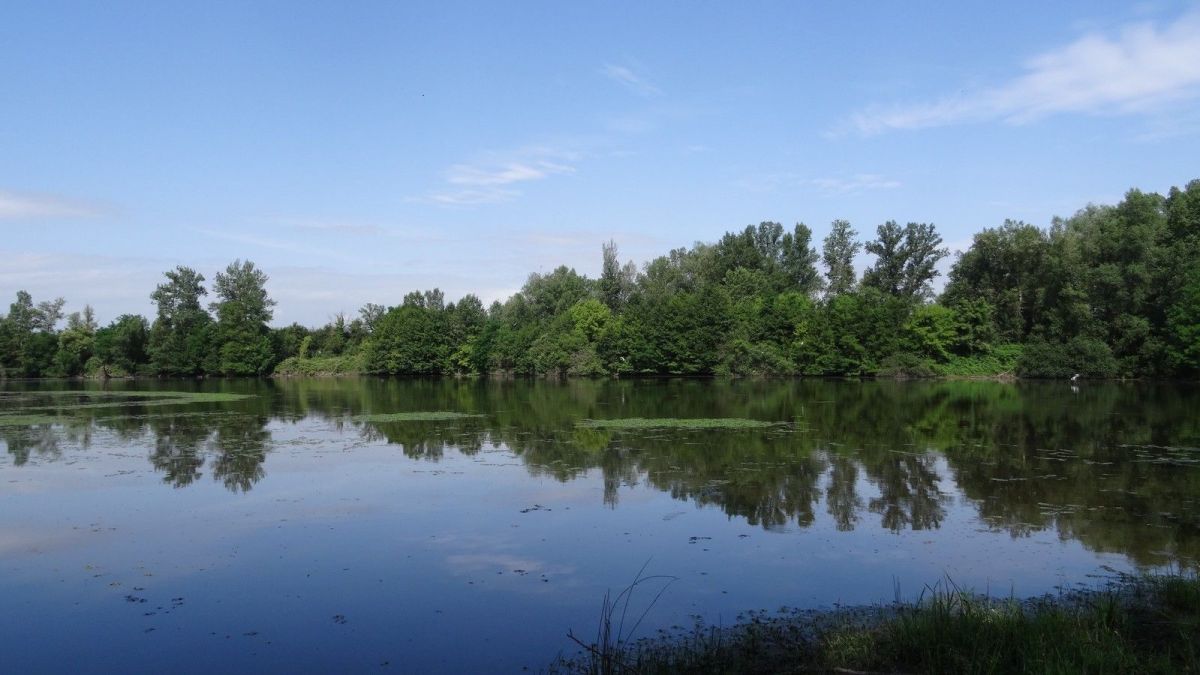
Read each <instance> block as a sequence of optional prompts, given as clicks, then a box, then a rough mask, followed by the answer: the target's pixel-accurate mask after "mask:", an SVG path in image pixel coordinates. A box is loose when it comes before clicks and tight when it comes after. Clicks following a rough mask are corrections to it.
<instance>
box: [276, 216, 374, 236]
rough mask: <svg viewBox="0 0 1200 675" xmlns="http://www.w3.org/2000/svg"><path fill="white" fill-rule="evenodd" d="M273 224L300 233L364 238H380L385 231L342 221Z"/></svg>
mask: <svg viewBox="0 0 1200 675" xmlns="http://www.w3.org/2000/svg"><path fill="white" fill-rule="evenodd" d="M273 222H275V223H278V224H279V225H283V226H285V227H288V228H291V229H293V230H298V231H300V232H313V233H322V232H324V233H329V234H349V235H358V236H364V237H370V236H381V235H384V234H387V230H385V229H384V228H382V227H380V226H378V225H374V224H371V223H355V222H350V221H344V220H311V219H307V218H274V219H273Z"/></svg>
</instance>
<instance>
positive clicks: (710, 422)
mask: <svg viewBox="0 0 1200 675" xmlns="http://www.w3.org/2000/svg"><path fill="white" fill-rule="evenodd" d="M775 424H776V423H775V422H763V421H760V420H748V419H742V418H732V417H727V418H720V419H676V418H672V417H666V418H658V419H646V418H644V417H629V418H625V419H615V420H584V421H582V422H580V423H579V426H581V427H588V428H591V429H761V428H763V427H770V426H774V425H775Z"/></svg>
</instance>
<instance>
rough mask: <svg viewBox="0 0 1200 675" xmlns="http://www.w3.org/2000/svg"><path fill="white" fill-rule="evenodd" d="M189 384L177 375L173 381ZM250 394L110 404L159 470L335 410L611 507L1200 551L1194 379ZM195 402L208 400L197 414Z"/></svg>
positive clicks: (25, 438) (233, 485)
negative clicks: (968, 527) (723, 425)
mask: <svg viewBox="0 0 1200 675" xmlns="http://www.w3.org/2000/svg"><path fill="white" fill-rule="evenodd" d="M173 386H177V385H173ZM204 386H207V387H211V386H220V387H224V388H225V390H227V391H237V392H240V393H254V394H257V396H256V398H253V399H247V400H245V401H242V402H238V403H237V404H234V405H227V406H219V405H208V404H196V405H190V406H186V407H183V408H180V412H179V413H178V414H164V413H165V412H166V411H164V410H163V409H162V408H158V409H151V408H146V409H145V410H142V411H140V412H139V411H137V410H136V409H134V410H132V411H131V412H132V413H133V414H127V415H112V416H100V415H97V416H95V417H92V418H87V419H89V420H94V423H95V427H96V428H103V429H106V430H108V431H109V432H111V433H113V434H117V435H118V436H120V435H122V434H124V437H125V438H126V439H127V440H128V444H130V445H133V444H136V443H145V439H147V438H149V439H150V440H151V441H152V442H151V443H150V447H151V448H152V450H151V452H150V462H151V464H152V465H153V466H154V467H155V469H156V470H157V471H159V472H160V473H161V474H162V476H163V480H164V481H165V482H167V483H169V484H171V485H175V486H184V485H189V484H192V483H194V482H196V481H197V480H199V479H200V478H201V477H202V476H203V474H204V473H205V469H206V468H207V471H208V472H209V473H211V475H212V476H213V478H214V479H216V480H218V481H220V482H221V483H222V484H223V485H225V486H226V487H228V488H229V489H231V490H235V491H239V490H240V491H244V490H248V489H250V487H251V486H253V484H254V483H255V482H256V481H258V480H261V479H262V478H263V475H264V468H263V467H264V462H265V460H266V456H267V454H268V451H269V449H270V447H271V434H270V431H269V430H268V428H267V423H268V421H269V420H272V419H276V420H285V421H298V420H301V419H306V418H307V419H312V418H317V419H324V420H326V421H327V422H328V423H329V424H330V425H333V426H335V427H338V428H343V429H345V430H346V432H347V433H356V434H359V435H361V437H362V438H363V439H365V440H367V441H374V442H382V441H386V442H388V443H392V444H395V445H396V446H397V447H398V448H399V449H400V450H401V451H402V452H403V453H404V454H405V455H406V456H407V457H410V458H413V459H420V460H428V461H438V460H440V459H441V458H442V457H443V456H444V455H445V454H446V452H447V451H448V450H451V449H453V450H456V451H459V452H463V453H466V454H473V453H477V452H481V451H485V450H487V449H489V448H497V447H504V448H507V449H510V450H511V451H513V452H514V453H516V454H517V455H519V456H520V457H521V458H522V460H523V462H524V463H525V465H526V467H527V470H528V471H529V472H530V473H531V474H533V475H536V476H546V477H552V478H554V479H557V480H561V481H568V480H572V479H575V478H579V477H581V476H583V475H584V474H588V473H590V474H591V475H595V476H597V477H598V478H599V479H600V480H601V481H602V484H603V486H604V500H605V502H606V503H608V504H610V505H612V506H614V507H615V506H616V505H617V503H618V500H619V497H620V494H621V487H622V486H625V485H632V484H638V483H647V484H649V485H650V486H652V487H654V488H655V489H659V490H662V491H664V492H667V493H669V494H671V495H672V496H673V497H675V498H677V499H680V500H686V501H690V502H693V503H695V504H697V505H702V506H713V507H716V508H720V509H722V510H723V511H724V512H725V513H727V514H729V515H730V516H735V517H738V518H745V519H746V520H747V521H748V522H750V523H754V524H758V525H761V526H763V527H767V528H780V527H788V526H794V527H806V526H809V525H811V524H814V523H816V522H817V521H818V520H819V519H820V518H826V517H827V518H829V519H830V522H831V524H832V525H833V526H834V527H836V528H837V529H839V530H851V529H854V528H856V527H863V526H866V525H867V524H868V523H869V524H872V525H871V526H879V527H884V528H887V529H890V530H894V531H900V530H907V529H928V528H936V527H939V526H940V524H941V523H942V522H943V521H944V519H945V517H946V512H947V509H948V508H949V507H950V499H951V495H952V494H954V493H956V492H957V493H959V494H961V495H962V496H963V497H965V501H964V504H965V505H967V506H968V507H970V508H973V509H975V510H976V511H977V513H978V514H979V517H980V518H981V519H982V520H983V521H984V522H985V523H986V524H987V525H988V526H989V527H991V528H994V529H996V530H1000V531H1005V532H1008V533H1009V534H1011V535H1012V536H1014V537H1020V536H1027V535H1029V534H1030V533H1033V532H1039V531H1053V532H1056V533H1057V534H1058V535H1059V536H1060V537H1062V538H1066V539H1077V540H1079V541H1082V542H1083V543H1084V544H1085V545H1087V546H1088V547H1090V548H1092V549H1095V550H1098V551H1112V552H1118V553H1123V554H1127V555H1129V556H1131V557H1132V558H1133V559H1134V560H1136V561H1137V562H1139V563H1144V564H1161V563H1165V562H1170V561H1179V560H1190V561H1195V560H1197V559H1200V466H1198V464H1200V450H1197V448H1200V418H1198V417H1197V416H1196V415H1195V414H1194V410H1196V409H1198V408H1200V405H1198V404H1200V392H1198V391H1197V390H1196V389H1195V388H1194V387H1187V386H1179V385H1173V386H1152V385H1116V384H1089V385H1085V386H1082V387H1080V388H1079V390H1078V392H1073V391H1072V390H1071V389H1070V388H1068V387H1067V386H1065V385H1063V384H1016V385H1013V384H999V383H991V382H938V383H894V382H865V383H854V382H827V381H811V380H805V381H785V382H779V381H734V382H714V381H695V380H680V381H654V382H628V381H596V382H592V381H572V382H566V383H551V382H527V381H492V382H487V381H475V380H464V381H443V382H433V381H395V380H376V379H351V380H318V379H301V380H288V381H281V382H270V383H254V382H231V383H208V384H206V385H204ZM432 410H449V411H457V412H466V413H478V414H480V415H482V417H477V418H469V419H465V420H459V421H453V422H420V423H384V424H374V423H359V422H354V421H352V420H353V418H354V416H355V415H359V414H363V413H372V412H376V413H379V412H399V411H432ZM197 413H203V414H197ZM620 417H681V418H687V417H743V418H753V419H762V420H770V421H784V422H788V423H789V424H788V425H787V426H782V427H776V428H772V429H768V430H749V431H674V432H666V431H638V432H621V431H613V430H607V429H593V428H584V427H579V426H578V425H577V423H578V422H579V421H580V420H582V419H589V418H590V419H595V418H620ZM91 428H92V426H91V424H90V423H88V424H82V425H80V424H76V425H70V424H68V425H67V426H66V427H55V428H54V430H51V428H50V427H29V428H19V429H18V428H13V427H9V428H0V439H2V440H3V441H4V443H5V445H6V447H7V449H8V452H9V454H10V455H12V458H13V459H12V461H13V463H14V464H17V465H20V464H23V463H25V462H27V461H29V458H30V457H31V456H33V455H39V456H45V457H48V458H52V457H53V456H54V455H55V454H56V453H60V452H61V444H62V443H63V442H66V438H67V436H66V435H72V434H73V436H71V438H73V439H74V440H71V441H70V442H71V443H81V444H86V443H88V442H90V441H89V440H88V434H90V433H91V431H90V429H91Z"/></svg>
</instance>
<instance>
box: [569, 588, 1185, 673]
mask: <svg viewBox="0 0 1200 675" xmlns="http://www.w3.org/2000/svg"><path fill="white" fill-rule="evenodd" d="M601 637H603V634H601ZM587 647H588V648H587V649H585V650H584V651H583V652H581V653H580V655H579V656H578V657H576V658H574V659H564V658H560V659H559V660H558V661H556V662H555V663H554V664H553V665H552V666H551V670H552V671H553V672H568V673H609V672H614V673H615V672H637V673H711V672H729V673H734V672H736V673H797V672H858V673H865V672H870V673H883V672H888V673H892V672H902V673H955V674H957V673H1135V672H1136V673H1182V672H1200V579H1198V578H1197V577H1195V576H1179V575H1175V576H1162V577H1154V576H1151V577H1128V578H1124V579H1122V580H1121V581H1120V582H1118V583H1116V584H1114V585H1113V586H1111V587H1109V588H1106V589H1103V590H1087V591H1070V592H1065V593H1063V594H1061V595H1058V596H1047V597H1043V598H1038V599H1035V600H1031V601H1018V600H1015V599H1008V600H996V599H993V598H987V597H983V596H979V595H976V594H973V593H971V592H968V591H964V590H962V589H960V588H958V587H957V586H954V585H953V584H952V583H950V582H946V583H945V584H944V585H939V587H935V588H932V589H927V592H926V593H925V594H923V596H922V598H921V599H920V600H919V601H918V602H916V603H914V604H908V605H897V606H894V607H874V608H860V609H841V610H835V611H832V612H819V611H818V612H811V611H810V612H803V613H800V612H797V613H794V614H790V615H784V616H780V617H775V618H768V617H765V616H764V615H756V614H752V615H751V616H750V618H749V619H748V620H743V621H741V622H740V623H738V624H736V625H734V626H732V627H728V628H705V627H703V626H700V625H698V626H697V627H696V628H695V629H694V630H693V631H692V632H690V633H682V634H673V635H669V636H667V637H662V638H656V639H652V640H642V641H640V642H637V643H634V644H632V645H628V644H626V645H620V649H618V651H617V653H615V654H614V653H611V650H612V649H613V648H615V647H616V645H614V646H610V647H609V648H605V647H604V646H603V645H587ZM601 655H603V656H604V657H605V658H604V659H601V658H600V656H601Z"/></svg>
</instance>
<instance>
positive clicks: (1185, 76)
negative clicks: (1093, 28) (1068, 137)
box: [837, 13, 1200, 136]
mask: <svg viewBox="0 0 1200 675" xmlns="http://www.w3.org/2000/svg"><path fill="white" fill-rule="evenodd" d="M1197 94H1200V13H1190V14H1187V15H1185V16H1183V17H1181V18H1179V19H1177V20H1176V21H1175V22H1174V23H1170V24H1167V25H1165V26H1161V27H1159V26H1156V25H1154V24H1151V23H1137V24H1132V25H1128V26H1126V27H1124V28H1123V29H1122V30H1120V31H1119V32H1118V33H1117V34H1116V35H1105V34H1102V33H1097V32H1093V33H1089V34H1087V35H1085V36H1083V37H1081V38H1079V39H1078V40H1076V41H1074V42H1072V43H1070V44H1068V45H1066V46H1064V47H1061V48H1059V49H1055V50H1052V51H1049V52H1046V53H1044V54H1041V55H1038V56H1035V57H1033V58H1032V59H1030V60H1028V61H1027V62H1026V63H1025V72H1024V74H1023V75H1020V76H1019V77H1017V78H1015V79H1013V80H1011V81H1010V82H1007V83H1004V84H1000V85H997V86H993V87H990V88H984V89H981V90H978V91H975V92H970V93H965V94H962V95H959V96H947V97H944V98H942V99H939V100H937V101H932V102H926V103H917V104H912V105H896V106H888V107H882V106H873V107H870V108H867V109H866V110H863V111H861V112H859V113H856V114H855V115H853V116H852V117H851V118H850V120H849V121H848V123H847V124H845V125H843V127H842V128H841V129H839V130H837V131H838V132H842V133H844V132H845V131H847V130H849V131H856V132H858V133H859V134H862V135H865V136H869V135H874V134H880V133H884V132H887V131H893V130H904V129H922V128H928V127H938V126H946V125H951V124H963V123H971V122H988V121H1003V122H1006V123H1010V124H1024V123H1028V122H1031V121H1034V120H1037V119H1041V118H1044V117H1047V116H1050V115H1054V114H1060V113H1085V114H1133V113H1148V112H1154V111H1157V110H1160V109H1162V108H1163V107H1164V106H1165V105H1166V104H1169V103H1173V102H1177V101H1180V100H1184V99H1190V98H1193V97H1195V96H1197Z"/></svg>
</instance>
